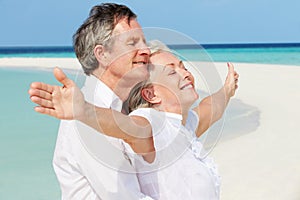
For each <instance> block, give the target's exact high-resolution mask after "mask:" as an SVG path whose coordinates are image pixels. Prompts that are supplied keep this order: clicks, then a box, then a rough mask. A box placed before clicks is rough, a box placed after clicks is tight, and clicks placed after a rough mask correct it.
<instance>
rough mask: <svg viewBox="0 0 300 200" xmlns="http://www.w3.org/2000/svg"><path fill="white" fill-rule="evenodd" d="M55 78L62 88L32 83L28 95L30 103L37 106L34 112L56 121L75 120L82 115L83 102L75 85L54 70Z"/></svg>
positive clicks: (63, 74)
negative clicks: (53, 118) (56, 119)
mask: <svg viewBox="0 0 300 200" xmlns="http://www.w3.org/2000/svg"><path fill="white" fill-rule="evenodd" d="M53 73H54V76H55V78H56V79H57V80H58V81H59V82H60V83H62V84H63V86H57V85H49V84H46V83H43V82H33V83H32V84H31V85H30V89H29V91H28V93H29V94H30V99H31V101H32V102H34V103H36V104H38V105H39V106H37V107H35V111H36V112H39V113H42V114H47V115H50V116H53V117H56V118H58V119H77V118H79V116H82V115H83V112H84V110H83V108H84V104H85V100H84V97H83V94H82V92H81V91H80V89H79V88H78V87H77V85H76V84H75V83H74V82H73V81H72V80H71V79H69V78H68V77H67V76H66V75H65V73H64V72H63V71H62V70H61V69H59V68H55V69H54V70H53Z"/></svg>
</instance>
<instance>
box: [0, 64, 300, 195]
mask: <svg viewBox="0 0 300 200" xmlns="http://www.w3.org/2000/svg"><path fill="white" fill-rule="evenodd" d="M189 63H191V64H193V65H196V66H200V67H203V66H204V67H205V66H206V65H211V66H214V67H215V69H216V72H217V73H218V74H219V78H220V79H221V82H223V81H224V79H225V77H226V74H227V66H226V63H222V62H220V63H219V62H217V63H203V62H194V61H193V62H189ZM233 64H234V66H235V69H236V71H237V72H238V73H239V74H240V78H239V88H238V90H237V92H236V95H235V96H234V97H233V98H232V99H231V101H230V103H229V105H228V108H227V111H226V115H225V119H224V127H223V130H222V131H223V132H222V136H221V139H220V141H219V142H218V143H217V145H216V146H215V147H214V149H213V150H212V152H211V154H210V156H211V157H213V158H214V159H215V161H216V164H217V166H218V169H219V172H220V175H221V177H222V185H221V199H222V200H239V199H243V200H252V199H257V200H264V199H272V200H277V199H278V200H281V199H291V200H296V199H300V190H299V187H300V159H299V158H300V146H299V141H300V134H299V130H300V106H299V102H300V66H297V65H274V64H254V63H234V62H233ZM54 66H59V67H61V68H63V69H69V70H80V69H81V67H80V64H79V62H78V61H77V59H76V58H0V67H2V68H3V67H4V68H30V69H38V70H39V69H47V70H48V69H51V68H53V67H54ZM53 79H54V77H53ZM33 81H34V80H33ZM200 85H203V88H201V89H203V90H204V91H207V90H206V89H205V87H204V86H205V83H203V84H200Z"/></svg>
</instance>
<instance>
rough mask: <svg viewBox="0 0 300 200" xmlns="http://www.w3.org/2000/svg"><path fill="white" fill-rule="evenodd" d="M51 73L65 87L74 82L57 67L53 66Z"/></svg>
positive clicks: (70, 85)
mask: <svg viewBox="0 0 300 200" xmlns="http://www.w3.org/2000/svg"><path fill="white" fill-rule="evenodd" d="M53 74H54V76H55V78H56V80H58V81H59V82H60V83H62V84H63V85H64V86H65V87H67V88H69V87H72V86H74V82H73V81H72V80H71V79H69V78H68V77H67V76H66V74H65V73H64V72H63V71H62V70H61V69H60V68H58V67H55V68H54V70H53Z"/></svg>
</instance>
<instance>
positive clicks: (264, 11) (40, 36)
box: [0, 0, 300, 47]
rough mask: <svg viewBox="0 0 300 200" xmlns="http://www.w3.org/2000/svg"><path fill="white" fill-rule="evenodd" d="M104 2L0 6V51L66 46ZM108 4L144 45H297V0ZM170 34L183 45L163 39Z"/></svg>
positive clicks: (41, 0)
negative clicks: (157, 39)
mask: <svg viewBox="0 0 300 200" xmlns="http://www.w3.org/2000/svg"><path fill="white" fill-rule="evenodd" d="M104 2H108V1H94V0H89V1H83V0H76V1H74V0H51V1H50V0H47V1H45V0H26V1H20V0H18V1H17V0H0V26H1V29H0V47H3V46H71V45H72V35H73V33H74V32H75V31H76V29H77V28H78V27H79V26H80V25H81V23H82V22H83V21H84V20H85V19H86V18H87V16H88V13H89V10H90V8H91V7H92V6H93V5H97V4H100V3H104ZM110 2H114V3H120V4H125V5H127V6H128V7H130V8H131V9H132V10H133V11H134V12H135V13H136V14H137V15H138V21H139V23H140V24H141V26H142V27H145V30H147V29H149V30H152V32H151V31H150V33H149V34H150V35H149V34H148V35H149V36H148V35H147V34H146V35H147V39H148V37H153V34H154V33H156V34H158V35H165V37H167V38H171V41H170V42H167V43H174V44H177V43H189V42H190V41H193V42H195V43H199V44H220V43H221V44H223V43H225V44H226V43H282V42H285V43H290V42H295V43H300V16H299V9H300V1H299V0H285V1H283V0H178V1H174V0H172V1H171V0H148V1H146V0H124V1H122V0H120V1H110ZM148 27H152V28H148ZM153 30H162V31H153ZM163 30H165V31H163ZM166 30H167V31H166ZM171 32H172V33H175V35H178V36H180V38H188V39H187V40H184V39H182V40H181V39H177V38H176V36H174V37H168V36H169V35H170V34H171ZM169 33H170V34H169ZM151 34H152V35H151ZM154 35H155V34H154Z"/></svg>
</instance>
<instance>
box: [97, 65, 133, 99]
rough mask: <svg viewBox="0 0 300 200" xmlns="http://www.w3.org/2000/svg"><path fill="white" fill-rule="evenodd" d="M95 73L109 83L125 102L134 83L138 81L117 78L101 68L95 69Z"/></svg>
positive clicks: (105, 82) (106, 83) (101, 79)
mask: <svg viewBox="0 0 300 200" xmlns="http://www.w3.org/2000/svg"><path fill="white" fill-rule="evenodd" d="M93 75H94V76H95V77H96V78H97V79H99V80H100V81H102V82H103V83H104V84H105V85H107V87H109V88H110V89H111V90H112V91H113V92H114V93H115V94H116V95H117V96H118V97H119V98H120V99H121V100H122V101H123V102H124V101H126V100H127V98H128V95H129V93H130V91H131V89H132V88H133V87H134V85H135V84H137V83H138V82H136V83H133V81H128V80H127V81H126V80H124V79H120V78H117V77H115V76H112V75H110V74H107V73H105V71H103V72H101V71H100V70H97V71H94V73H93Z"/></svg>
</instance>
